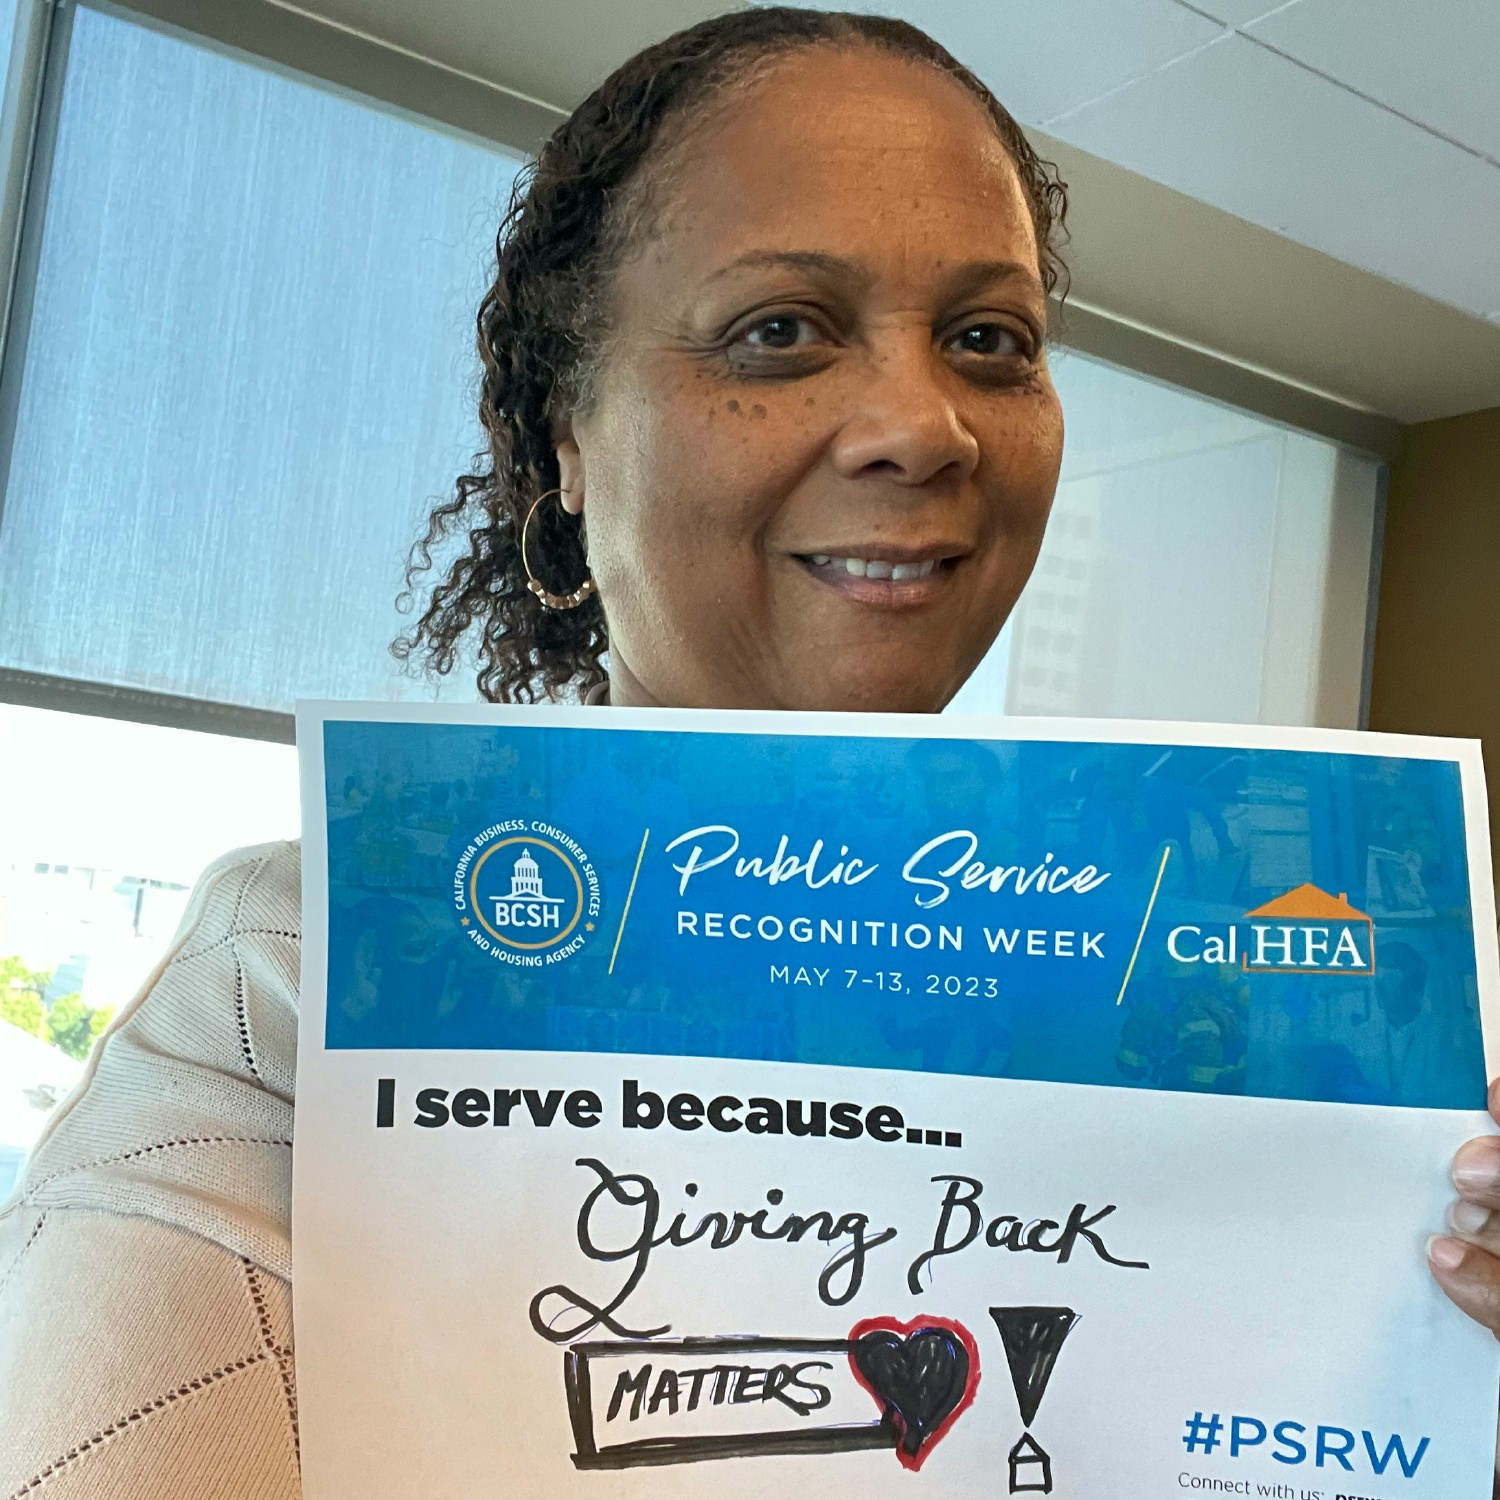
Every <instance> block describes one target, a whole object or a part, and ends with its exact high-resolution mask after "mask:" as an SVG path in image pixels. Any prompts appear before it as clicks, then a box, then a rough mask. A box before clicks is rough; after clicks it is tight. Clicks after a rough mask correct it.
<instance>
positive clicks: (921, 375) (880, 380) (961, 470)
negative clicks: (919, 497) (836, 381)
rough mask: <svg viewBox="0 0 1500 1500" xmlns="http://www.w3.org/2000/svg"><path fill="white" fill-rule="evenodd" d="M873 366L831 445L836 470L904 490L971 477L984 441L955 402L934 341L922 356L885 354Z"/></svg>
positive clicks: (926, 347)
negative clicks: (947, 474) (948, 473)
mask: <svg viewBox="0 0 1500 1500" xmlns="http://www.w3.org/2000/svg"><path fill="white" fill-rule="evenodd" d="M872 363H873V364H874V369H873V370H871V371H870V372H869V374H868V375H867V376H866V378H865V379H864V380H863V381H862V382H861V385H860V390H859V395H858V398H857V404H856V405H855V406H854V409H853V410H852V412H851V413H850V416H849V419H848V420H847V421H846V422H845V423H844V425H843V427H842V428H841V429H840V431H839V434H838V437H837V439H836V440H835V442H834V445H833V462H834V466H835V467H836V468H837V470H838V472H839V473H840V474H841V475H843V476H844V477H846V478H850V479H857V478H865V477H874V476H879V477H882V478H886V479H890V480H892V481H894V482H895V483H897V484H904V485H922V484H927V483H928V482H929V481H930V480H933V479H936V478H937V477H938V476H939V475H941V474H943V472H944V471H945V470H948V469H952V470H953V476H952V477H955V478H960V479H966V478H968V476H969V475H970V474H972V473H973V472H974V469H975V467H976V466H977V464H978V462H979V441H978V439H977V438H976V437H975V436H974V434H973V433H972V432H971V431H970V430H969V428H968V427H967V425H965V423H964V421H963V418H962V416H961V415H960V413H959V411H958V408H957V406H956V405H955V403H954V398H953V391H952V381H953V375H952V372H951V371H950V370H948V369H947V368H946V367H945V366H944V365H942V363H941V361H939V360H938V359H937V358H936V356H935V355H934V354H933V351H932V347H931V345H930V343H926V342H925V341H924V346H923V348H922V349H921V351H920V353H918V352H917V351H916V350H911V351H907V352H904V353H899V354H898V353H888V354H883V355H881V356H880V357H878V358H877V359H876V360H874V361H873V362H872Z"/></svg>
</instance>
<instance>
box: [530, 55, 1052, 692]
mask: <svg viewBox="0 0 1500 1500" xmlns="http://www.w3.org/2000/svg"><path fill="white" fill-rule="evenodd" d="M668 155H669V162H668V167H667V173H666V176H665V178H664V180H663V181H662V182H661V183H660V184H659V187H658V190H657V192H656V194H655V197H656V199H657V206H656V211H655V213H654V215H653V222H652V224H651V227H650V229H649V231H648V234H647V237H646V238H645V240H644V243H642V244H641V245H640V246H639V247H637V249H636V251H635V252H634V254H633V255H632V257H631V258H629V259H628V260H627V261H626V263H625V264H624V265H623V266H622V268H621V269H620V271H619V273H618V278H617V281H616V284H615V287H614V289H613V318H614V322H613V330H612V336H611V340H610V344H609V348H608V352H607V354H606V356H605V360H604V364H603V367H602V369H601V371H600V373H599V377H598V381H597V385H596V397H595V400H594V402H593V404H592V406H591V408H590V409H589V410H588V411H587V412H586V413H579V414H577V415H575V417H574V418H573V420H572V422H571V423H570V424H568V425H567V426H566V427H565V428H564V429H562V431H561V433H560V442H559V450H558V451H559V460H560V464H561V469H562V476H563V484H564V489H565V503H567V504H568V506H569V508H570V509H577V508H578V507H580V506H581V507H582V509H583V514H584V518H585V523H586V527H587V535H588V545H589V562H590V566H591V568H592V570H593V573H594V575H595V577H596V579H597V580H598V585H599V593H600V597H601V599H602V600H603V604H604V609H605V614H606V618H607V620H608V625H609V641H610V658H611V698H612V700H613V701H614V702H616V703H646V704H650V703H661V704H670V705H677V706H712V707H726V708H730V707H748V708H802V709H888V710H904V711H923V710H926V711H931V710H936V709H939V708H941V707H942V706H943V704H945V703H946V702H947V701H948V699H949V698H951V697H952V695H953V694H954V693H955V692H956V691H957V689H958V687H959V686H960V684H961V683H962V682H963V681H964V679H965V678H966V677H967V676H968V674H969V672H970V671H971V670H972V669H973V667H974V666H975V664H976V663H977V662H978V661H979V659H980V658H981V657H982V656H983V655H984V653H985V651H986V650H988V648H989V646H990V644H991V642H992V641H993V640H994V638H995V636H996V634H997V633H998V632H999V630H1000V627H1001V625H1002V624H1003V623H1004V622H1005V618H1006V616H1007V615H1008V614H1009V613H1010V610H1011V607H1012V605H1013V604H1014V603H1015V601H1016V596H1017V595H1018V594H1019V593H1020V591H1021V587H1022V585H1023V584H1024V583H1025V582H1026V579H1027V577H1028V575H1029V574H1030V572H1031V568H1032V564H1033V563H1034V561H1035V559H1036V554H1037V549H1038V547H1039V546H1040V545H1041V540H1042V531H1043V528H1044V526H1045V524H1046V519H1047V512H1048V510H1049V508H1050V506H1051V503H1052V494H1053V489H1054V487H1055V485H1056V482H1057V472H1058V464H1059V462H1060V459H1061V454H1062V414H1061V411H1060V409H1059V406H1058V401H1057V395H1056V392H1055V391H1054V390H1053V388H1052V382H1051V379H1050V377H1049V375H1048V372H1047V365H1046V358H1045V353H1044V349H1043V335H1044V332H1045V328H1046V298H1045V296H1044V294H1043V290H1042V284H1041V280H1040V277H1039V275H1038V269H1037V244H1036V236H1035V233H1034V230H1033V227H1032V223H1031V217H1030V214H1029V213H1028V211H1027V205H1026V200H1025V198H1024V196H1023V194H1022V191H1021V186H1020V183H1019V181H1018V179H1017V175H1016V172H1015V168H1014V167H1013V165H1012V164H1011V161H1010V159H1009V157H1008V156H1007V155H1006V153H1005V150H1004V148H1003V147H1002V146H1001V144H1000V142H999V141H998V140H997V138H996V136H995V134H994V130H993V128H992V126H991V124H990V122H989V119H988V117H987V116H986V115H985V113H984V111H983V110H982V109H981V107H980V105H979V104H978V103H977V102H976V101H975V100H974V99H973V98H972V97H971V96H970V95H969V94H968V93H967V92H966V91H965V90H964V89H963V88H962V87H961V86H960V85H959V84H957V83H955V82H953V81H952V80H951V79H948V78H945V77H944V76H943V75H942V74H940V73H938V72H936V71H935V70H933V69H931V68H928V67H925V66H920V65H917V64H913V63H910V62H906V61H904V60H901V59H898V58H893V57H890V56H887V55H885V54H882V53H880V52H878V51H874V50H851V51H847V52H844V51H835V50H831V49H821V50H816V51H808V52H803V53H799V54H795V55H793V56H792V57H790V58H788V59H786V60H784V61H781V62H779V63H777V64H775V65H774V66H773V67H772V68H770V69H769V70H768V71H767V72H765V73H764V74H762V75H761V76H760V77H759V78H758V79H757V80H756V81H755V82H754V83H753V84H751V85H749V86H747V87H745V88H744V89H742V90H741V91H740V92H739V93H737V94H736V95H735V96H733V98H732V101H731V102H730V103H728V104H727V105H726V107H725V108H724V109H722V110H721V111H720V112H718V114H717V115H716V116H713V117H711V118H710V119H709V120H708V121H706V122H704V123H702V124H700V126H699V127H698V128H697V129H696V131H695V132H694V133H693V134H692V135H691V137H690V138H689V139H688V140H686V141H685V142H683V143H682V144H680V145H679V146H677V147H676V148H675V149H674V150H672V151H670V152H669V153H668Z"/></svg>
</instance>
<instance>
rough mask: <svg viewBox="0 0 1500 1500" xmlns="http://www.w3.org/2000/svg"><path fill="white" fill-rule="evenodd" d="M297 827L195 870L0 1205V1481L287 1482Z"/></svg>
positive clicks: (125, 1499) (186, 1496) (25, 1484)
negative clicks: (139, 975) (140, 974)
mask: <svg viewBox="0 0 1500 1500" xmlns="http://www.w3.org/2000/svg"><path fill="white" fill-rule="evenodd" d="M301 915H302V913H301V881H300V866H299V852H298V848H297V845H296V844H268V845H264V846H262V847H260V848H256V849H248V850H242V851H240V852H238V853H235V854H231V855H228V856H226V857H225V858H224V859H221V860H219V861H217V862H216V863H215V864H213V865H211V866H210V867H209V868H208V870H207V871H206V872H205V873H204V875H203V878H202V880H201V881H200V882H199V884H198V886H197V888H196V890H195V891H194V892H193V896H192V900H191V902H190V903H189V905H188V909H187V913H186V915H185V916H184V918H183V923H182V927H181V930H180V931H179V932H178V935H177V938H176V940H175V942H174V944H173V946H172V948H171V950H170V952H169V953H168V955H167V957H166V958H165V959H164V960H163V961H162V962H161V964H159V965H158V966H157V969H156V971H155V972H154V973H153V974H152V976H151V978H150V979H149V980H148V981H147V983H146V985H145V987H144V989H143V990H142V992H141V993H140V994H139V995H138V996H136V998H135V999H134V1000H133V1001H132V1002H131V1003H130V1005H129V1006H128V1007H127V1008H126V1009H125V1010H124V1012H123V1013H122V1014H121V1015H120V1017H119V1018H118V1019H117V1020H116V1022H115V1023H114V1025H113V1026H111V1027H110V1029H109V1031H108V1032H107V1033H106V1034H105V1036H104V1039H103V1041H102V1042H101V1043H100V1044H99V1046H97V1047H96V1048H95V1049H94V1054H93V1057H92V1059H91V1060H90V1063H89V1066H88V1069H87V1070H86V1071H85V1073H84V1076H83V1078H82V1080H81V1081H80V1083H79V1085H78V1087H77V1089H75V1090H74V1092H73V1093H72V1094H71V1095H70V1096H69V1098H68V1099H67V1100H66V1101H65V1102H64V1103H63V1104H62V1105H60V1106H59V1108H58V1109H57V1111H56V1113H55V1114H54V1116H53V1118H52V1120H51V1122H50V1123H49V1125H48V1127H47V1131H46V1133H45V1135H43V1137H42V1139H41V1141H40V1142H39V1143H38V1144H37V1147H36V1150H35V1151H34V1152H33V1153H32V1156H31V1158H30V1160H29V1161H28V1163H27V1165H26V1169H25V1171H24V1173H23V1175H22V1177H21V1180H20V1182H19V1183H18V1184H17V1186H16V1191H15V1194H14V1195H13V1196H12V1197H11V1198H10V1199H9V1201H8V1202H7V1203H6V1204H5V1205H4V1207H3V1209H0V1497H5V1500H15V1497H18V1496H31V1495H37V1496H39V1497H40V1500H83V1497H88V1500H99V1497H110V1500H116V1497H120V1500H147V1497H150V1500H297V1497H298V1496H299V1495H300V1494H301V1481H300V1478H299V1474H298V1467H297V1387H296V1376H295V1372H294V1369H293V1364H292V1320H291V1288H290V1280H291V1272H292V1256H291V1222H290V1220H291V1195H292V1094H293V1086H294V1076H295V1070H296V1059H297V982H298V970H299V952H298V949H299V927H300V923H301Z"/></svg>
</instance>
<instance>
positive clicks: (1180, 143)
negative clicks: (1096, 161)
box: [1053, 34, 1500, 314]
mask: <svg viewBox="0 0 1500 1500" xmlns="http://www.w3.org/2000/svg"><path fill="white" fill-rule="evenodd" d="M1053 128H1054V131H1055V133H1056V134H1057V135H1059V136H1061V137H1062V138H1063V139H1064V140H1067V141H1071V142H1072V143H1073V144H1074V145H1077V146H1080V147H1082V148H1083V149H1084V150H1086V151H1091V152H1094V153H1095V154H1097V155H1099V156H1103V157H1106V158H1108V159H1109V160H1111V161H1116V162H1118V163H1120V164H1121V165H1122V166H1126V167H1130V168H1132V169H1133V170H1135V171H1137V172H1141V173H1143V174H1144V175H1146V176H1148V177H1152V178H1155V179H1156V180H1157V181H1158V182H1163V183H1166V184H1167V185H1168V186H1170V187H1174V188H1176V189H1178V191H1180V192H1184V193H1188V194H1191V195H1192V196H1194V197H1196V198H1200V199H1202V200H1203V201H1204V202H1206V203H1212V204H1215V205H1217V206H1218V207H1220V208H1223V209H1226V210H1227V211H1229V212H1230V213H1233V214H1237V215H1239V216H1240V217H1241V218H1245V219H1249V220H1250V221H1251V222H1252V223H1256V224H1260V225H1263V226H1264V227H1266V228H1268V229H1272V230H1274V231H1275V232H1277V233H1278V234H1284V235H1286V236H1287V237H1288V238H1290V239H1294V240H1296V241H1298V242H1299V243H1300V244H1304V245H1310V246H1312V247H1313V248H1314V249H1318V250H1322V251H1324V252H1326V253H1327V254H1329V255H1334V256H1337V257H1338V258H1339V259H1341V260H1345V261H1348V262H1350V263H1351V264H1352V265H1356V266H1360V267H1362V268H1364V269H1365V270H1369V271H1373V272H1375V273H1376V274H1377V275H1380V276H1385V277H1388V278H1390V279H1391V280H1393V281H1397V282H1400V283H1402V284H1403V285H1405V286H1410V287H1415V288H1417V289H1418V290H1420V291H1423V292H1425V293H1426V294H1427V295H1428V296H1431V297H1435V298H1437V299H1438V300H1439V301H1443V302H1448V303H1450V304H1452V305H1453V306H1455V307H1461V308H1465V309H1467V310H1468V311H1470V312H1472V313H1478V314H1484V313H1487V312H1489V311H1490V310H1492V309H1493V308H1494V306H1495V303H1496V294H1497V280H1500V262H1497V260H1496V257H1495V255H1494V246H1495V245H1496V244H1500V169H1497V168H1495V167H1493V166H1490V165H1489V164H1487V163H1485V162H1483V161H1480V160H1479V159H1478V158H1476V157H1474V156H1472V155H1470V154H1468V153H1467V152H1465V151H1462V150H1460V149H1459V148H1458V147H1456V146H1452V145H1449V144H1447V143H1446V142H1444V141H1441V140H1439V139H1437V138H1436V137H1435V136H1433V135H1431V134H1429V133H1428V132H1426V131H1424V130H1422V129H1420V128H1419V127H1417V126H1415V125H1412V124H1409V123H1408V122H1406V121H1405V120H1402V119H1399V118H1398V117H1397V116H1395V115H1393V114H1390V113H1389V112H1387V111H1386V110H1384V109H1381V108H1379V107H1378V106H1376V105H1374V104H1370V103H1368V102H1366V101H1365V100H1363V99H1360V98H1358V97H1356V96H1355V95H1353V94H1351V93H1349V92H1347V91H1346V90H1344V89H1340V88H1338V87H1337V86H1335V85H1333V84H1330V83H1328V82H1326V81H1324V80H1322V79H1320V78H1318V77H1316V76H1315V75H1313V74H1311V73H1308V72H1307V71H1306V70H1305V69H1304V68H1299V67H1298V66H1297V65H1296V64H1295V63H1291V62H1288V61H1287V60H1286V59H1285V58H1281V57H1278V56H1276V55H1275V54H1274V53H1271V52H1268V51H1266V50H1265V49H1264V48H1263V47H1259V46H1257V45H1256V44H1255V43H1254V42H1251V41H1248V40H1246V39H1245V38H1244V37H1241V36H1237V35H1233V34H1231V35H1229V36H1227V37H1226V38H1225V39H1224V40H1223V41H1222V42H1220V43H1218V44H1217V45H1215V46H1211V47H1208V48H1205V49H1204V50H1202V51H1200V52H1198V53H1195V54H1194V55H1193V56H1192V57H1189V58H1186V59H1184V60H1183V61H1181V62H1179V63H1177V64H1175V65H1174V66H1172V67H1168V68H1164V69H1161V70H1160V71H1158V72H1156V73H1153V74H1151V75H1150V76H1149V77H1147V78H1144V79H1142V80H1141V81H1140V82H1138V83H1135V84H1133V85H1131V86H1130V87H1129V88H1126V89H1123V90H1121V91H1120V92H1118V93H1116V94H1114V95H1112V96H1111V97H1109V98H1108V99H1103V100H1100V101H1098V102H1097V103H1095V104H1092V105H1090V106H1088V107H1087V108H1085V109H1083V110H1080V111H1079V112H1078V113H1077V114H1076V115H1074V116H1072V117H1070V118H1069V119H1068V120H1067V121H1065V122H1063V123H1062V124H1060V125H1057V126H1055V127H1053ZM1456 225H1461V226H1462V232H1461V233H1456V232H1455V228H1456Z"/></svg>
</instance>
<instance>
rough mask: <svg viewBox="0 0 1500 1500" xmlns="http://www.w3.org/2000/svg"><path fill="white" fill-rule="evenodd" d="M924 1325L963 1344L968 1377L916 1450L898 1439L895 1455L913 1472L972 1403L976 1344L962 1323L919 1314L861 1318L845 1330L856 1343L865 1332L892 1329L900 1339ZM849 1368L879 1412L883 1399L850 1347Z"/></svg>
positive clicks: (896, 1415)
mask: <svg viewBox="0 0 1500 1500" xmlns="http://www.w3.org/2000/svg"><path fill="white" fill-rule="evenodd" d="M924 1328H942V1329H944V1330H946V1331H947V1332H948V1333H951V1334H953V1336H954V1337H955V1338H957V1340H958V1341H959V1343H961V1344H962V1345H963V1346H964V1350H965V1352H966V1353H967V1354H968V1356H969V1378H968V1381H967V1382H966V1383H965V1385H964V1393H963V1395H962V1396H961V1397H960V1398H959V1401H958V1405H957V1406H955V1407H954V1408H953V1410H952V1411H950V1412H949V1413H948V1415H947V1416H946V1417H944V1418H943V1420H942V1423H941V1424H940V1425H939V1426H938V1427H936V1428H934V1429H933V1433H932V1436H931V1437H930V1438H928V1439H927V1441H926V1442H925V1443H923V1444H922V1446H921V1447H920V1448H919V1449H918V1450H917V1451H916V1453H915V1454H909V1453H907V1452H906V1450H905V1449H904V1448H902V1447H901V1445H900V1444H899V1442H898V1443H897V1446H896V1457H897V1459H899V1460H900V1463H901V1467H902V1468H903V1469H910V1470H911V1471H912V1472H913V1473H915V1472H916V1470H918V1469H920V1468H921V1467H922V1465H923V1464H924V1463H926V1462H927V1455H928V1454H929V1453H931V1452H932V1450H933V1449H934V1448H936V1447H937V1445H938V1444H939V1443H940V1442H942V1440H943V1439H944V1438H945V1437H947V1435H948V1429H949V1428H950V1427H952V1426H953V1424H954V1423H955V1422H956V1421H958V1419H959V1418H960V1417H961V1416H962V1415H963V1414H964V1413H965V1412H966V1411H968V1409H969V1408H970V1407H971V1406H972V1405H973V1404H974V1396H975V1393H976V1392H977V1391H978V1389H979V1346H978V1345H977V1344H976V1343H975V1342H974V1335H973V1334H972V1333H970V1332H969V1330H968V1329H967V1328H965V1327H964V1325H963V1324H962V1323H958V1322H955V1321H954V1320H953V1319H952V1318H937V1317H930V1316H929V1317H919V1318H913V1319H912V1320H911V1321H910V1322H909V1323H903V1322H902V1321H901V1320H900V1319H899V1318H889V1317H884V1318H861V1319H860V1320H859V1322H858V1323H856V1324H855V1325H854V1327H853V1328H851V1329H850V1330H849V1342H850V1343H851V1344H854V1343H858V1342H859V1340H860V1339H862V1338H863V1337H864V1336H865V1335H866V1334H867V1333H895V1334H899V1335H900V1336H901V1337H902V1338H903V1339H905V1338H910V1337H911V1335H912V1334H914V1333H919V1332H920V1331H921V1330H922V1329H924ZM849 1368H850V1369H851V1370H852V1371H853V1372H854V1378H855V1379H856V1380H857V1381H858V1382H859V1383H860V1385H861V1386H863V1387H864V1389H865V1390H866V1391H868V1392H869V1393H870V1397H871V1399H872V1400H873V1401H874V1402H875V1404H876V1405H877V1406H878V1407H879V1408H880V1410H881V1412H882V1414H883V1413H884V1412H885V1410H886V1403H885V1399H884V1398H883V1397H882V1396H881V1395H880V1393H879V1392H878V1391H876V1390H874V1389H872V1387H871V1386H870V1384H869V1382H868V1381H867V1380H866V1379H865V1377H864V1375H863V1374H861V1373H860V1368H859V1366H858V1365H857V1364H856V1363H855V1362H854V1351H853V1350H852V1349H851V1350H850V1352H849ZM891 1416H892V1418H893V1420H894V1421H895V1424H896V1430H897V1432H898V1433H902V1434H904V1432H905V1428H904V1427H903V1425H902V1421H901V1414H900V1413H899V1412H897V1411H896V1410H895V1409H894V1408H892V1409H891Z"/></svg>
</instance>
